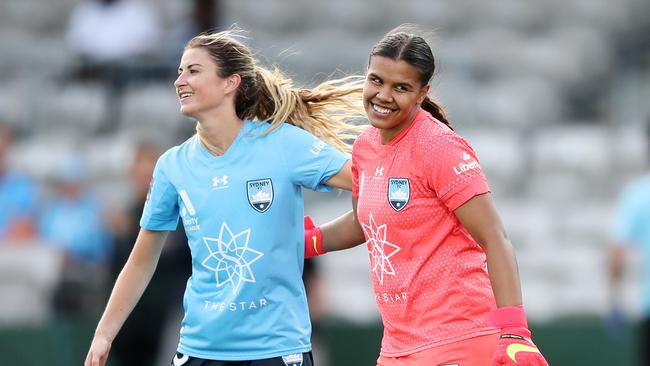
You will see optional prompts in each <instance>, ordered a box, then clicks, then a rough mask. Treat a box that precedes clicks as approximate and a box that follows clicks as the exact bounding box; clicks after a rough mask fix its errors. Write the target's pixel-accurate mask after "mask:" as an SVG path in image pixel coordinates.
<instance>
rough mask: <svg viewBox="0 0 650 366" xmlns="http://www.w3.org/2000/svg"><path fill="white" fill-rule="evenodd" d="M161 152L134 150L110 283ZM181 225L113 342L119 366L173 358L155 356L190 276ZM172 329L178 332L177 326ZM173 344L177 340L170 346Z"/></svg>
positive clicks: (125, 256)
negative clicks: (130, 196) (128, 195)
mask: <svg viewBox="0 0 650 366" xmlns="http://www.w3.org/2000/svg"><path fill="white" fill-rule="evenodd" d="M161 152H162V151H161V149H160V148H159V147H157V146H155V145H153V144H148V143H141V144H139V145H138V146H137V148H136V153H135V157H134V160H133V162H132V164H131V169H130V171H129V179H130V180H131V188H132V193H133V199H132V201H131V204H130V206H129V208H128V211H127V212H124V213H123V214H122V215H121V217H120V218H119V219H118V220H114V221H115V223H117V226H116V232H115V241H114V244H115V245H114V251H113V253H114V255H113V258H112V261H111V282H114V281H115V279H117V276H118V274H119V272H120V271H121V269H122V268H123V267H124V263H125V262H126V260H127V259H128V257H129V254H130V253H131V249H132V247H133V243H135V239H136V237H137V235H138V232H139V230H140V226H139V225H138V223H139V220H140V216H141V215H142V208H143V206H144V203H145V200H146V198H147V193H148V191H149V183H150V181H151V176H152V174H153V169H154V167H155V165H156V161H157V159H158V157H159V156H160V153H161ZM182 227H183V225H179V228H180V230H181V231H178V230H177V231H176V232H173V233H170V234H169V236H168V239H167V242H166V243H165V247H164V249H163V252H162V254H161V257H160V261H159V262H158V267H157V268H158V270H157V271H156V273H155V275H154V277H153V278H152V279H151V282H150V283H149V286H148V287H147V289H146V290H145V293H144V295H143V296H142V298H141V299H140V301H139V302H138V304H137V306H136V307H135V309H134V310H133V312H132V313H131V315H130V316H129V318H128V319H127V320H126V323H125V324H124V326H123V327H122V330H121V331H120V336H119V337H117V338H116V339H115V341H114V342H113V346H112V349H113V357H114V358H115V359H116V360H117V361H118V365H119V366H140V365H154V364H155V362H156V360H159V359H164V361H165V364H167V363H168V362H169V359H170V358H172V356H173V351H171V352H170V354H168V355H165V356H164V357H160V356H159V352H160V350H161V349H162V347H160V345H161V341H162V340H163V339H164V338H165V337H164V335H165V334H164V331H165V325H167V324H168V323H169V322H172V321H177V320H179V319H180V318H179V316H178V315H179V314H182V301H181V300H182V298H183V291H184V289H185V282H186V281H187V279H188V278H189V276H190V275H191V257H190V253H189V248H188V247H187V240H186V239H185V233H184V232H183V231H182V230H183V229H182ZM171 328H173V329H175V330H176V331H177V330H178V328H179V326H175V327H171ZM177 342H178V339H176V341H175V342H174V344H177ZM169 349H173V347H172V348H169Z"/></svg>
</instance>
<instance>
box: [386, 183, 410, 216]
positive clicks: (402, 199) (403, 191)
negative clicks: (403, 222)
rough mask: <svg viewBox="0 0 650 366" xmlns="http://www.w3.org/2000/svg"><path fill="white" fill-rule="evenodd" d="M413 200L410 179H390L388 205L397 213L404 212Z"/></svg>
mask: <svg viewBox="0 0 650 366" xmlns="http://www.w3.org/2000/svg"><path fill="white" fill-rule="evenodd" d="M409 198H411V185H410V184H409V180H408V178H389V179H388V203H389V204H390V207H392V208H393V210H395V211H402V210H403V209H404V207H406V205H407V204H408V203H409Z"/></svg>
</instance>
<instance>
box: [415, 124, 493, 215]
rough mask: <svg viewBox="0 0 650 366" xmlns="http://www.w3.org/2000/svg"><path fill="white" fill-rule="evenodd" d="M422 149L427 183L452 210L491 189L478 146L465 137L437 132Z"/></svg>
mask: <svg viewBox="0 0 650 366" xmlns="http://www.w3.org/2000/svg"><path fill="white" fill-rule="evenodd" d="M421 149H422V151H423V162H424V171H425V172H426V173H425V174H427V183H428V184H429V187H430V188H431V189H433V190H434V191H435V192H436V195H437V196H438V198H439V199H440V200H441V201H442V202H443V203H444V204H445V206H447V208H449V210H451V211H453V210H455V209H457V208H458V207H460V206H461V205H462V204H464V203H465V202H467V201H468V200H470V199H471V198H472V197H474V196H476V195H479V194H483V193H486V192H489V191H490V188H489V186H488V183H487V179H486V177H485V174H484V173H483V170H482V169H481V166H480V164H479V160H478V158H477V156H476V153H475V152H474V149H472V147H471V146H470V145H469V144H468V143H467V141H465V139H463V138H462V137H460V136H458V135H456V134H453V133H446V134H440V135H436V136H434V137H433V138H432V139H430V140H429V141H428V142H427V143H426V144H422V145H421Z"/></svg>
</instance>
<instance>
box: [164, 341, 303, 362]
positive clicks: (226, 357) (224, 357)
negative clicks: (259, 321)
mask: <svg viewBox="0 0 650 366" xmlns="http://www.w3.org/2000/svg"><path fill="white" fill-rule="evenodd" d="M310 351H311V345H310V346H308V347H301V348H290V349H286V350H282V351H274V352H269V353H247V354H245V355H242V354H241V353H218V354H217V353H213V354H210V353H202V352H196V351H193V350H190V349H188V348H185V347H183V346H180V345H179V347H178V350H177V352H179V353H181V354H183V355H188V356H190V357H195V358H202V359H204V360H211V361H252V360H263V359H267V358H274V357H281V356H286V355H292V354H295V353H305V352H310Z"/></svg>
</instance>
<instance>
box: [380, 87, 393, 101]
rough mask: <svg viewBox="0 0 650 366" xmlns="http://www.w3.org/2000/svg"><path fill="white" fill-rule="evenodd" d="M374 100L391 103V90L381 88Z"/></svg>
mask: <svg viewBox="0 0 650 366" xmlns="http://www.w3.org/2000/svg"><path fill="white" fill-rule="evenodd" d="M376 98H377V99H379V100H380V101H382V102H392V101H393V94H392V93H391V90H390V88H389V87H386V86H383V87H381V88H379V90H377V95H376Z"/></svg>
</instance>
